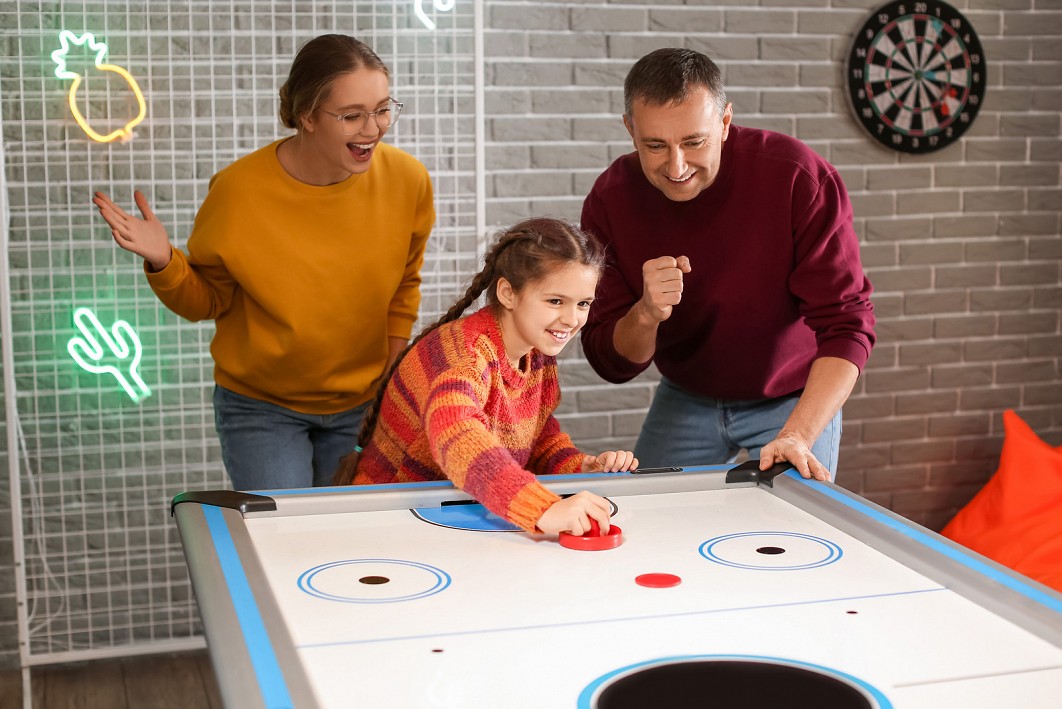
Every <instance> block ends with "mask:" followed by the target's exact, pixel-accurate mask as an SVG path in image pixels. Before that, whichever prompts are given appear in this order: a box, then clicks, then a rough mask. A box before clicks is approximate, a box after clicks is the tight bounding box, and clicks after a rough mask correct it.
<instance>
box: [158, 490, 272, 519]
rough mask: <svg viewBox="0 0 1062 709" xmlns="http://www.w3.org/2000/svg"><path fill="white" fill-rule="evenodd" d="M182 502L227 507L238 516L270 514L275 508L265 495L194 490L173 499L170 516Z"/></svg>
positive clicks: (234, 491)
mask: <svg viewBox="0 0 1062 709" xmlns="http://www.w3.org/2000/svg"><path fill="white" fill-rule="evenodd" d="M182 502H195V503H197V504H200V505H210V506H211V507H227V508H228V509H230V510H239V511H240V514H247V513H248V512H271V511H273V510H275V509H276V508H277V501H276V500H274V499H273V498H272V497H268V496H266V495H252V494H251V493H249V492H239V491H237V490H196V491H192V492H182V493H181V494H180V495H178V496H177V497H175V498H173V502H172V503H170V516H171V517H172V516H173V511H174V510H175V509H176V508H177V505H179V504H181V503H182Z"/></svg>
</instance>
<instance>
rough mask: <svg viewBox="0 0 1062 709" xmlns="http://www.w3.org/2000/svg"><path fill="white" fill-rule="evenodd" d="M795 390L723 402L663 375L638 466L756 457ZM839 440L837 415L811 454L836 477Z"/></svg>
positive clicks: (638, 453)
mask: <svg viewBox="0 0 1062 709" xmlns="http://www.w3.org/2000/svg"><path fill="white" fill-rule="evenodd" d="M799 398H800V397H799V394H793V395H791V396H783V397H779V398H777V399H758V400H754V401H724V400H721V399H710V398H708V397H704V396H698V395H697V394H691V393H690V392H687V391H684V390H683V389H680V388H679V387H678V386H676V385H675V384H673V383H671V382H670V381H668V380H667V379H666V378H663V379H661V380H660V385H659V386H658V387H657V390H656V396H655V397H653V403H652V405H651V406H650V407H649V413H648V415H647V416H646V417H645V422H644V423H643V424H642V431H641V434H640V435H639V436H638V443H637V444H636V445H635V447H634V455H635V456H637V458H638V465H640V466H641V467H643V468H644V467H661V466H671V465H674V466H691V465H710V464H712V463H730V462H734V460H735V459H736V458H737V455H738V452H739V451H740V450H741V449H742V448H744V449H746V450H748V453H749V457H750V458H759V457H760V449H761V448H763V447H764V446H765V445H767V444H768V443H770V442H771V441H772V440H774V438H775V436H776V435H778V431H779V430H781V428H782V426H783V425H784V424H785V422H786V419H788V418H789V414H791V413H792V412H793V408H794V407H795V406H796V403H797V400H798V399H799ZM840 444H841V413H840V412H837V415H836V416H834V417H833V420H832V421H830V422H829V423H828V424H827V425H826V428H825V430H823V432H822V435H820V436H819V439H818V440H817V441H816V442H815V445H813V446H812V447H811V452H812V454H814V456H815V457H816V458H818V460H819V462H820V463H822V464H823V465H825V466H826V468H827V470H829V471H830V474H831V476H832V477H833V479H836V477H837V451H838V449H839V447H840Z"/></svg>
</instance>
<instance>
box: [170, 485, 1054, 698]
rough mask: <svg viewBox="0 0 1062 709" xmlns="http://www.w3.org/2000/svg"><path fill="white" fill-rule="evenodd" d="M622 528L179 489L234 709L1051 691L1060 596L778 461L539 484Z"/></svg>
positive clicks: (375, 499) (305, 492)
mask: <svg viewBox="0 0 1062 709" xmlns="http://www.w3.org/2000/svg"><path fill="white" fill-rule="evenodd" d="M542 481H543V482H544V483H545V484H547V485H548V486H549V487H550V488H551V489H553V490H554V491H555V492H557V493H558V494H562V495H563V494H569V493H574V492H577V491H579V490H583V489H587V490H591V491H593V492H595V493H597V494H600V495H602V496H605V497H607V498H608V499H609V500H610V501H611V503H612V507H613V517H612V521H613V524H614V525H616V526H618V527H621V528H622V534H623V542H622V544H620V545H619V546H617V547H616V548H613V549H608V550H604V551H583V550H575V549H570V548H567V547H564V546H561V545H560V544H558V542H557V538H556V537H549V536H532V535H528V534H525V533H523V532H521V531H519V530H516V529H515V528H512V527H510V526H509V525H508V524H507V523H506V522H504V521H503V520H501V519H499V518H497V517H495V516H493V515H491V514H490V513H489V512H486V511H485V510H484V509H483V508H482V507H481V506H480V505H478V504H475V503H474V502H473V501H471V500H470V499H469V497H468V496H467V495H465V494H464V493H463V492H461V491H459V490H457V489H455V488H453V487H452V486H451V485H450V484H449V483H448V482H434V483H412V484H401V485H381V486H364V487H344V488H316V489H301V490H277V491H269V492H260V493H258V492H256V493H238V492H232V491H210V492H202V493H200V492H189V493H183V494H181V495H178V496H177V497H176V498H175V499H174V501H173V505H172V512H173V515H174V517H175V518H176V522H177V525H178V528H179V530H180V536H181V540H182V544H183V547H184V552H185V556H186V558H187V562H188V566H189V570H190V574H191V579H192V584H193V588H194V590H195V594H196V598H197V602H198V605H199V609H200V615H201V618H202V621H203V626H204V629H205V634H206V637H207V643H208V646H209V650H210V654H211V658H212V663H213V666H214V670H215V672H216V674H217V677H218V682H219V686H220V689H221V694H222V698H223V700H224V702H225V705H226V706H228V707H270V708H275V707H299V708H300V709H301V708H303V707H460V708H462V709H464V708H475V707H490V708H491V709H497V708H500V707H505V708H506V709H512V708H516V707H528V708H533V709H552V708H554V707H556V708H564V707H572V708H577V709H591V708H597V709H617V708H621V707H650V708H652V709H656V708H658V707H690V706H704V707H709V706H719V707H728V708H746V707H774V706H793V707H799V706H817V707H829V708H837V709H844V708H846V707H875V708H879V709H881V708H887V707H918V708H922V707H925V708H932V709H939V708H940V707H952V706H954V707H965V708H969V707H993V708H994V707H1022V708H1023V709H1029V708H1032V707H1043V708H1045V709H1046V708H1047V707H1052V708H1057V707H1059V706H1062V595H1060V594H1058V593H1056V592H1054V591H1053V590H1051V589H1049V588H1047V587H1045V586H1042V585H1040V584H1037V583H1036V582H1034V581H1032V580H1030V579H1028V578H1025V577H1023V576H1020V575H1018V574H1015V573H1013V572H1011V571H1009V570H1007V569H1006V568H1004V567H1002V566H1000V565H998V564H995V563H994V562H992V561H990V560H988V559H986V558H984V557H982V556H979V555H977V554H974V553H972V552H970V551H969V550H966V549H964V548H963V547H961V546H958V545H956V544H954V543H952V542H950V541H949V540H947V539H945V538H943V537H941V536H939V535H937V534H935V533H933V532H931V531H929V530H927V529H925V528H922V527H920V526H918V525H916V524H913V523H911V522H909V521H907V520H905V519H903V518H901V517H899V516H897V515H895V514H893V513H891V512H889V511H887V510H885V509H883V508H881V507H879V506H877V505H874V504H873V503H871V502H869V501H867V500H865V499H863V498H861V497H859V496H857V495H854V494H852V493H850V492H847V491H846V490H844V489H842V488H840V487H837V486H835V485H833V484H830V483H822V482H816V481H809V480H804V479H802V478H801V477H800V476H799V475H797V474H796V472H795V471H793V470H792V469H788V470H780V469H779V468H778V467H776V468H775V469H773V470H772V471H768V472H767V473H765V474H760V473H759V471H757V470H755V469H753V468H752V467H750V466H748V465H746V466H739V467H737V468H734V467H732V466H704V467H697V468H685V469H679V468H671V469H663V470H660V469H658V470H657V471H656V472H649V473H641V472H639V473H608V474H593V475H566V476H549V477H545V478H542Z"/></svg>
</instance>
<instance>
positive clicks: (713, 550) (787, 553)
mask: <svg viewBox="0 0 1062 709" xmlns="http://www.w3.org/2000/svg"><path fill="white" fill-rule="evenodd" d="M698 551H699V552H700V554H701V556H703V557H704V558H705V559H708V560H709V561H712V562H715V563H716V564H722V565H724V566H733V567H735V568H738V569H753V570H757V571H793V570H797V569H813V568H816V567H819V566H825V565H827V564H832V563H833V562H835V561H837V560H838V559H840V558H841V556H842V555H843V553H844V552H842V551H841V547H839V546H837V545H836V544H834V543H833V542H831V541H829V540H826V539H822V538H821V537H813V536H811V535H810V534H801V533H799V532H739V533H737V534H726V535H723V536H721V537H714V538H712V539H709V540H708V541H706V542H704V543H703V544H701V546H700V548H699V549H698Z"/></svg>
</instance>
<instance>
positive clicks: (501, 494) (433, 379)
mask: <svg viewBox="0 0 1062 709" xmlns="http://www.w3.org/2000/svg"><path fill="white" fill-rule="evenodd" d="M558 403H560V386H559V384H558V381H557V359H556V357H552V356H548V355H544V354H542V353H541V352H539V351H538V350H532V351H531V353H530V354H529V355H528V356H527V357H524V358H523V359H522V360H521V368H520V369H519V370H517V369H515V368H514V367H513V366H512V364H511V362H510V361H509V358H508V357H506V355H505V346H504V344H503V342H502V337H501V330H500V329H499V326H498V321H497V319H496V317H495V315H494V313H493V312H492V311H491V309H490V308H489V307H487V308H483V309H482V310H479V311H478V312H476V313H474V314H472V315H469V316H467V317H464V318H461V319H459V320H456V321H454V322H452V323H447V324H446V325H443V326H441V327H439V328H438V329H436V330H435V331H433V332H432V333H431V334H429V335H428V336H427V337H425V338H424V339H423V340H421V341H420V342H418V343H417V344H416V345H415V346H414V347H413V349H412V350H411V351H410V352H409V353H408V354H407V355H406V357H405V359H403V361H402V363H401V364H400V365H399V367H398V369H397V370H396V371H395V373H394V375H393V376H392V378H391V381H390V382H389V383H388V385H387V390H386V393H385V394H384V398H383V402H382V404H381V406H380V417H379V420H378V421H377V424H376V430H375V431H374V432H373V436H372V440H371V441H370V442H369V444H368V445H367V446H366V447H365V450H364V452H363V453H362V455H361V458H360V460H359V461H358V468H357V474H356V476H355V478H354V483H355V484H356V485H363V484H372V483H393V482H410V481H420V480H441V479H446V478H449V479H450V481H451V482H453V484H454V485H455V486H456V487H458V488H460V489H462V490H464V491H465V492H467V493H468V494H470V495H471V496H472V497H473V498H475V499H476V500H478V501H479V502H480V503H481V504H483V506H484V507H486V508H487V509H488V510H490V511H491V512H493V513H494V514H496V515H498V516H500V517H503V518H505V519H506V520H508V521H509V522H512V523H513V524H515V525H517V526H519V527H520V528H522V529H524V530H526V531H529V532H534V531H536V526H535V523H536V522H537V521H538V519H539V517H541V516H542V513H543V512H545V511H546V510H547V509H549V507H550V506H551V505H552V504H553V503H554V502H556V501H557V500H559V499H560V498H559V497H558V496H557V495H555V494H554V493H552V492H550V491H549V490H547V489H546V488H545V487H543V486H542V485H541V484H540V483H539V482H538V481H537V480H536V479H535V475H536V474H539V475H543V474H550V473H573V472H578V471H579V470H580V469H581V468H582V462H583V454H582V453H581V452H580V451H579V449H577V448H576V447H575V446H574V444H573V443H572V440H571V438H569V437H568V435H567V434H565V433H563V432H561V430H560V425H559V424H558V423H557V419H556V418H554V416H553V411H554V410H555V409H556V408H557V404H558Z"/></svg>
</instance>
